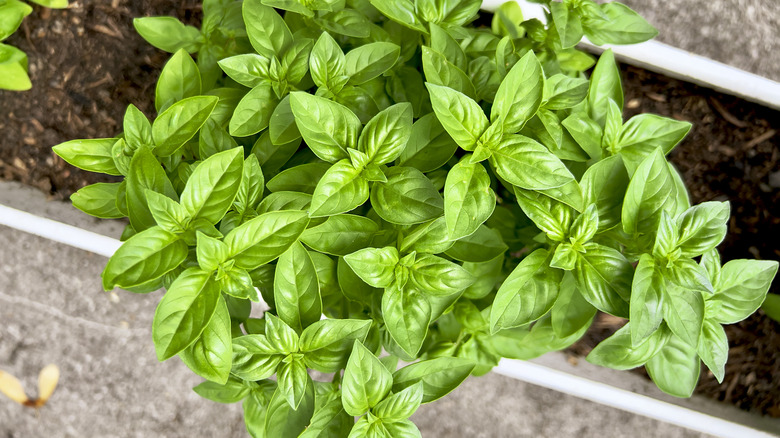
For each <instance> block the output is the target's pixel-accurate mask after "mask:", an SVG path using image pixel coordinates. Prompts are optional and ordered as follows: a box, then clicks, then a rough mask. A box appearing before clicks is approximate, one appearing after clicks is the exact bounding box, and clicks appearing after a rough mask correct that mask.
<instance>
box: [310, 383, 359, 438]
mask: <svg viewBox="0 0 780 438" xmlns="http://www.w3.org/2000/svg"><path fill="white" fill-rule="evenodd" d="M315 390H316V387H315ZM319 400H321V397H320V395H319V394H317V395H316V396H315V401H316V402H317V405H318V406H315V411H314V415H313V416H312V418H311V423H310V424H309V425H308V426H307V427H306V430H304V431H303V433H301V434H300V435H299V436H298V438H325V437H328V436H340V437H343V436H346V435H347V434H348V433H349V431H350V429H352V427H353V426H354V424H355V419H354V418H353V417H351V416H349V414H347V413H346V412H344V407H343V406H342V405H341V399H340V398H335V399H332V400H330V401H328V402H327V403H322V404H320V403H321V402H320V401H319Z"/></svg>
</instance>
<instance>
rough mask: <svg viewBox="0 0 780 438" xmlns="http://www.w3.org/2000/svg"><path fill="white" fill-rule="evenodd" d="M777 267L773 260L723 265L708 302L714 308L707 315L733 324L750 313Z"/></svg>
mask: <svg viewBox="0 0 780 438" xmlns="http://www.w3.org/2000/svg"><path fill="white" fill-rule="evenodd" d="M777 266H778V263H777V261H774V260H732V261H730V262H728V263H726V264H725V265H723V269H722V270H721V272H720V276H719V277H720V280H719V281H718V282H717V284H716V285H715V294H714V295H713V296H712V298H711V299H710V300H709V303H708V306H709V305H711V306H712V307H713V310H714V311H713V313H712V315H709V316H708V317H710V318H712V319H713V320H714V321H716V322H719V323H721V324H734V323H737V322H739V321H742V320H743V319H745V318H747V317H748V316H750V315H751V314H752V313H753V312H755V311H756V310H757V309H758V307H759V306H761V303H762V302H763V301H764V298H765V297H766V294H767V291H768V290H769V286H770V285H771V284H772V279H773V278H774V277H775V274H777Z"/></svg>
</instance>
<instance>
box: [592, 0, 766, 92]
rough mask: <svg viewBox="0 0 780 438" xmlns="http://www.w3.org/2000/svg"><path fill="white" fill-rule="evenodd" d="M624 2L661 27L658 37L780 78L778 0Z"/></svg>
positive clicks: (622, 0) (628, 0)
mask: <svg viewBox="0 0 780 438" xmlns="http://www.w3.org/2000/svg"><path fill="white" fill-rule="evenodd" d="M604 1H606V0H599V2H600V3H603V2H604ZM620 2H621V3H624V4H625V5H627V6H629V7H630V8H632V9H634V10H635V11H637V12H639V14H640V15H642V16H643V17H645V18H646V19H647V20H648V21H649V22H650V23H652V24H653V25H654V26H655V27H656V28H657V29H658V31H659V34H658V37H657V40H658V41H661V42H664V43H667V44H670V45H672V46H674V47H677V48H680V49H684V50H687V51H689V52H693V53H696V54H697V55H702V56H706V57H708V58H711V59H714V60H716V61H720V62H723V63H725V64H729V65H731V66H733V67H737V68H740V69H742V70H746V71H749V72H751V73H755V74H758V75H761V76H764V77H766V78H769V79H773V80H775V81H780V36H778V32H779V31H780V1H778V0H677V1H669V0H620Z"/></svg>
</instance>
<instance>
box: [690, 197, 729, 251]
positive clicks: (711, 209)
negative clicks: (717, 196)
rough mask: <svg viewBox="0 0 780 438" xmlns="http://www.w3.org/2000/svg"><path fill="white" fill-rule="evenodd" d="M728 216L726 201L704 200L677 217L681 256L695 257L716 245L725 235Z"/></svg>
mask: <svg viewBox="0 0 780 438" xmlns="http://www.w3.org/2000/svg"><path fill="white" fill-rule="evenodd" d="M729 217H730V208H729V203H728V202H704V203H701V204H699V205H696V206H694V207H691V208H689V209H688V210H687V211H686V212H685V213H683V214H682V215H681V216H680V217H678V218H677V224H678V226H679V235H680V239H679V241H678V242H677V245H678V246H679V248H680V249H681V250H682V256H683V257H696V256H699V255H702V254H704V253H706V252H708V251H710V250H712V249H714V248H715V247H716V246H718V245H719V244H720V242H722V241H723V238H724V237H726V225H727V223H728V221H729Z"/></svg>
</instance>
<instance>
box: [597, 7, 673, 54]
mask: <svg viewBox="0 0 780 438" xmlns="http://www.w3.org/2000/svg"><path fill="white" fill-rule="evenodd" d="M599 6H600V7H601V13H602V14H603V15H604V16H605V18H606V19H585V20H583V23H582V27H583V30H584V31H585V35H586V36H587V37H588V39H590V40H591V41H592V42H593V43H594V44H597V45H603V44H636V43H641V42H645V41H647V40H650V39H653V38H654V37H655V36H656V35H658V31H657V30H656V29H655V28H654V27H653V26H652V25H651V24H650V23H648V22H647V21H646V20H645V19H644V18H642V17H641V16H640V15H639V14H637V13H636V12H634V11H632V10H631V9H630V8H629V7H627V6H625V5H623V4H621V3H618V2H611V3H604V4H602V5H599Z"/></svg>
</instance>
